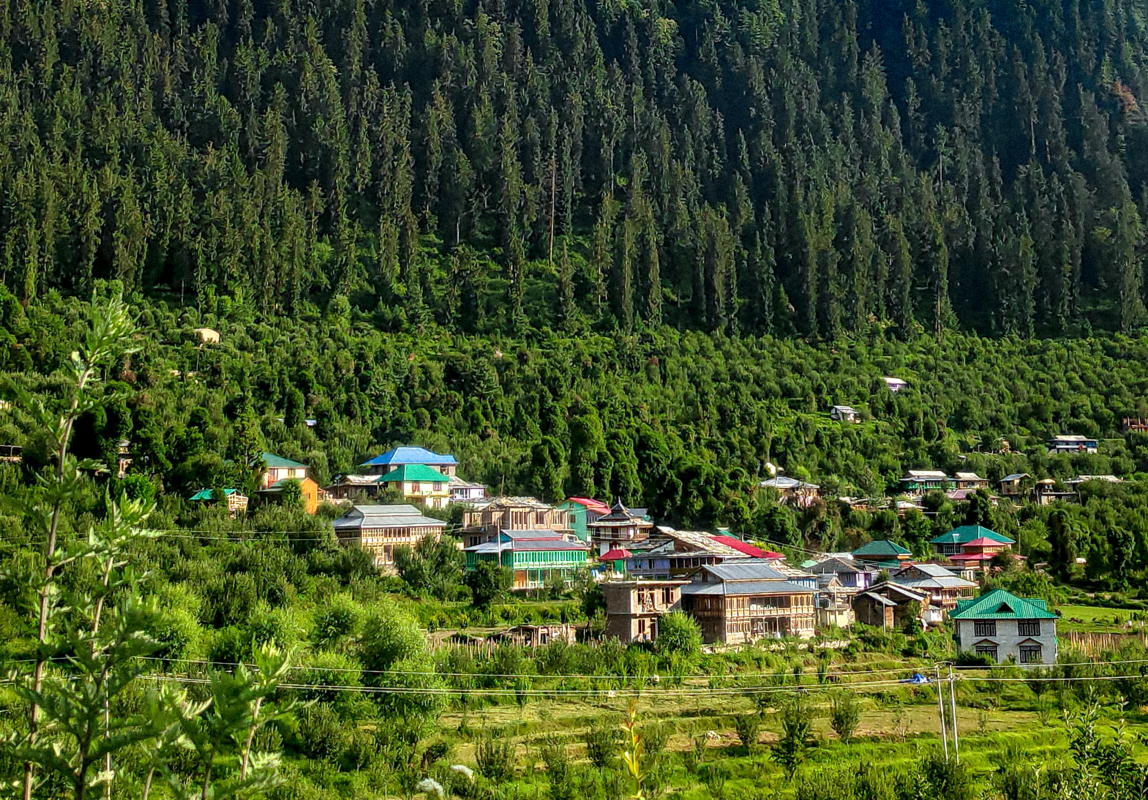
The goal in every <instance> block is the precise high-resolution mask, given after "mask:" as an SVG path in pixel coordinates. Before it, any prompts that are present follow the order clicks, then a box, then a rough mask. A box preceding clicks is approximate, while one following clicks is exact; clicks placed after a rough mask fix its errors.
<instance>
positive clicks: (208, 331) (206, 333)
mask: <svg viewBox="0 0 1148 800" xmlns="http://www.w3.org/2000/svg"><path fill="white" fill-rule="evenodd" d="M192 333H194V334H195V335H196V336H198V337H199V343H200V344H219V342H220V336H219V331H217V330H215V329H214V328H195V329H194V330H193V331H192Z"/></svg>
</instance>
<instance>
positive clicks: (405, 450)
mask: <svg viewBox="0 0 1148 800" xmlns="http://www.w3.org/2000/svg"><path fill="white" fill-rule="evenodd" d="M415 464H419V465H421V466H424V467H431V468H432V469H436V470H438V471H439V472H441V473H442V474H443V475H446V476H447V477H448V478H452V477H454V475H455V473H456V472H457V471H458V460H457V459H455V457H454V456H452V455H449V454H444V453H434V452H431V451H430V450H427V449H426V448H425V447H394V448H391V449H390V450H388V451H387V452H385V453H383V454H382V455H377V456H375V457H374V458H372V459H369V460H367V461H364V462H363V463H362V464H360V465H359V466H360V467H362V468H363V470H364V471H365V472H366V473H367V474H370V475H386V474H387V473H388V472H390V471H391V470H395V469H398V468H399V467H402V466H413V465H415Z"/></svg>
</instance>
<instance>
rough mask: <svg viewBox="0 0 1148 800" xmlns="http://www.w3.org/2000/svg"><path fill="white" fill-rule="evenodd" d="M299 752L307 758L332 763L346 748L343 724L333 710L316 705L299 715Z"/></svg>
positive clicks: (321, 704) (324, 705) (319, 704)
mask: <svg viewBox="0 0 1148 800" xmlns="http://www.w3.org/2000/svg"><path fill="white" fill-rule="evenodd" d="M298 746H299V752H300V753H301V754H302V755H305V756H307V757H308V758H317V759H322V760H329V761H334V760H335V759H337V758H340V757H341V756H342V755H343V751H344V750H346V748H347V736H346V733H345V732H344V727H343V722H342V720H340V719H339V715H338V714H336V713H335V711H334V709H332V708H331V707H330V706H328V705H326V704H324V703H316V704H315V705H313V706H309V707H307V708H305V709H304V710H303V711H302V713H300V714H299V743H298Z"/></svg>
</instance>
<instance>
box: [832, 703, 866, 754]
mask: <svg viewBox="0 0 1148 800" xmlns="http://www.w3.org/2000/svg"><path fill="white" fill-rule="evenodd" d="M860 722H861V707H860V705H859V704H858V703H857V698H856V696H855V695H854V694H853V692H850V691H844V692H839V693H837V694H835V695H833V698H832V700H831V701H830V708H829V725H830V727H832V728H833V732H834V733H836V734H837V735H838V736H839V737H840V738H841V741H843V742H846V743H848V742H849V740H850V739H852V738H853V734H855V733H856V732H857V726H858V724H860Z"/></svg>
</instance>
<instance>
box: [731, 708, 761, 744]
mask: <svg viewBox="0 0 1148 800" xmlns="http://www.w3.org/2000/svg"><path fill="white" fill-rule="evenodd" d="M734 728H735V729H736V730H737V738H738V740H739V741H740V742H741V746H742V747H744V748H745V749H746V750H752V749H753V748H755V747H757V740H758V738H759V737H760V735H761V716H760V715H759V714H757V713H755V712H751V713H749V714H738V715H737V717H735V718H734Z"/></svg>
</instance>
